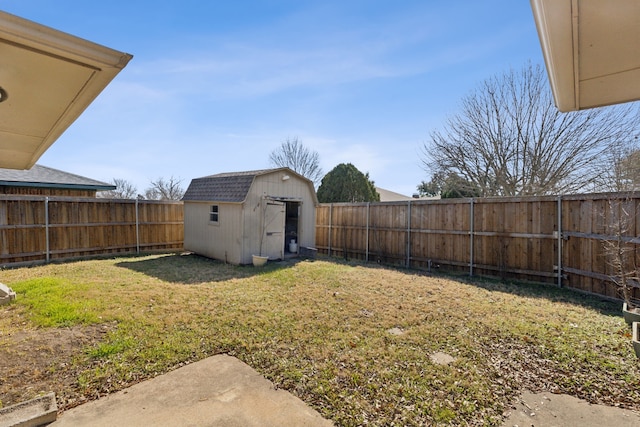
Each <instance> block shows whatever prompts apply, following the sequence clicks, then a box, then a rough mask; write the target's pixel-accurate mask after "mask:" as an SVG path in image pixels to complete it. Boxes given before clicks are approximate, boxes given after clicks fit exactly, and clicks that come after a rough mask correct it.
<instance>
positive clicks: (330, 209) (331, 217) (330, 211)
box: [328, 203, 333, 257]
mask: <svg viewBox="0 0 640 427" xmlns="http://www.w3.org/2000/svg"><path fill="white" fill-rule="evenodd" d="M332 220H333V203H331V204H330V205H329V250H328V255H329V257H331V225H332Z"/></svg>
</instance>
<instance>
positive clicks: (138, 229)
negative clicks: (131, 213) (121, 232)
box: [136, 199, 140, 254]
mask: <svg viewBox="0 0 640 427" xmlns="http://www.w3.org/2000/svg"><path fill="white" fill-rule="evenodd" d="M138 202H139V200H138V199H136V253H137V254H139V253H140V214H139V212H138V209H139V203H138Z"/></svg>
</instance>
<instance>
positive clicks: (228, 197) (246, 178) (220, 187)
mask: <svg viewBox="0 0 640 427" xmlns="http://www.w3.org/2000/svg"><path fill="white" fill-rule="evenodd" d="M279 170H287V171H289V169H287V168H277V169H260V170H254V171H245V172H225V173H219V174H216V175H209V176H205V177H202V178H195V179H193V180H191V183H190V184H189V188H187V191H186V192H185V193H184V197H183V198H182V200H186V201H194V202H198V201H199V202H206V201H214V202H231V203H241V202H243V201H244V199H245V198H246V197H247V193H248V192H249V189H250V188H251V184H252V183H253V179H254V178H255V177H256V176H260V175H265V174H268V173H271V172H275V171H279Z"/></svg>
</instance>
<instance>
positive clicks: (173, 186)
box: [144, 176, 184, 200]
mask: <svg viewBox="0 0 640 427" xmlns="http://www.w3.org/2000/svg"><path fill="white" fill-rule="evenodd" d="M181 184H182V180H181V179H179V178H174V177H173V176H172V177H171V178H169V179H168V180H165V179H164V178H158V179H157V180H156V181H151V186H150V187H149V188H147V189H146V190H145V192H144V195H145V198H146V199H149V200H181V199H182V196H184V189H183V188H182V185H181Z"/></svg>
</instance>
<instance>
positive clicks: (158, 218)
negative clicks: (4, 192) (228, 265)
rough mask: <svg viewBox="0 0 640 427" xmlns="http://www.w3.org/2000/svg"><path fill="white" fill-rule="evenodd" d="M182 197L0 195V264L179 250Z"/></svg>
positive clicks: (180, 245) (181, 239)
mask: <svg viewBox="0 0 640 427" xmlns="http://www.w3.org/2000/svg"><path fill="white" fill-rule="evenodd" d="M183 218H184V213H183V208H182V202H166V201H150V200H112V199H96V198H92V199H89V198H87V199H84V198H70V197H41V196H40V197H36V196H0V265H7V264H16V263H34V262H42V261H49V260H52V259H61V258H75V257H83V256H91V255H99V254H112V253H123V252H124V253H127V252H128V253H139V252H141V251H142V252H147V251H164V250H179V249H181V248H182V247H183V240H184V237H183V236H184V229H183Z"/></svg>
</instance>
